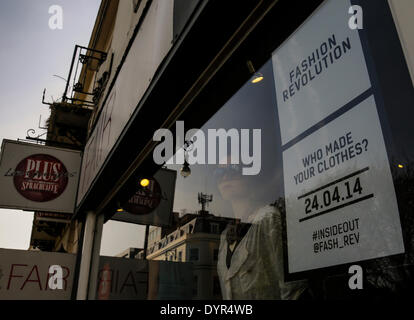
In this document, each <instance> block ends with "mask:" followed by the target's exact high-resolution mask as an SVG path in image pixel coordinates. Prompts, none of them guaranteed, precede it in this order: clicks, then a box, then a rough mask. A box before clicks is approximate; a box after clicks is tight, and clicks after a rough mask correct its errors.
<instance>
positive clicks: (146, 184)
mask: <svg viewBox="0 0 414 320" xmlns="http://www.w3.org/2000/svg"><path fill="white" fill-rule="evenodd" d="M139 183H140V185H141V186H142V187H144V188H145V187H148V185H149V183H150V182H149V180H148V179H141V181H140V182H139Z"/></svg>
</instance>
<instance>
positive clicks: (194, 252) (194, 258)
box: [190, 248, 199, 261]
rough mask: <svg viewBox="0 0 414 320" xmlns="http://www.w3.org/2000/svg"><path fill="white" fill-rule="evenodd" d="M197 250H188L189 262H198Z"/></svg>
mask: <svg viewBox="0 0 414 320" xmlns="http://www.w3.org/2000/svg"><path fill="white" fill-rule="evenodd" d="M198 253H199V252H198V248H190V261H198V259H199V256H198Z"/></svg>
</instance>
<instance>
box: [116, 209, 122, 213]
mask: <svg viewBox="0 0 414 320" xmlns="http://www.w3.org/2000/svg"><path fill="white" fill-rule="evenodd" d="M123 211H124V210H123V209H118V210H116V212H123Z"/></svg>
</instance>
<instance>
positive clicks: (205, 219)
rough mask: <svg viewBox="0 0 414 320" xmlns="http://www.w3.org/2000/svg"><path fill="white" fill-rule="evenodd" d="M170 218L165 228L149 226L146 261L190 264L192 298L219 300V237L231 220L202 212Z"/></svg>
mask: <svg viewBox="0 0 414 320" xmlns="http://www.w3.org/2000/svg"><path fill="white" fill-rule="evenodd" d="M174 218H175V219H174V220H175V221H174V222H175V223H173V225H172V226H171V227H169V228H161V227H153V226H151V227H150V231H149V235H148V252H147V259H148V260H164V261H173V262H191V263H193V266H194V267H193V299H208V300H212V299H221V290H220V282H219V278H218V275H217V261H218V252H219V246H220V235H221V233H222V232H223V230H224V229H225V228H226V226H227V224H228V223H231V222H234V221H235V219H231V218H224V217H219V216H215V215H213V214H210V213H209V212H208V211H203V210H201V211H199V213H196V214H191V213H187V214H184V215H183V216H181V217H180V216H179V215H178V213H175V214H174ZM142 255H143V251H141V252H140V254H139V256H140V257H142Z"/></svg>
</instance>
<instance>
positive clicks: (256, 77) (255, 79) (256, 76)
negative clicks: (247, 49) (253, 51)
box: [247, 60, 264, 83]
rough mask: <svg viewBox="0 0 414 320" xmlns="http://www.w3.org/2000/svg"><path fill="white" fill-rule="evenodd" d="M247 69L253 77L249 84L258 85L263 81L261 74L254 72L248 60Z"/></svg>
mask: <svg viewBox="0 0 414 320" xmlns="http://www.w3.org/2000/svg"><path fill="white" fill-rule="evenodd" d="M247 68H248V69H249V72H250V74H251V75H253V77H252V79H251V80H250V82H251V83H258V82H260V81H262V80H263V79H264V76H263V74H261V73H260V72H256V70H255V69H254V66H253V63H252V62H251V61H250V60H248V61H247Z"/></svg>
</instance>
